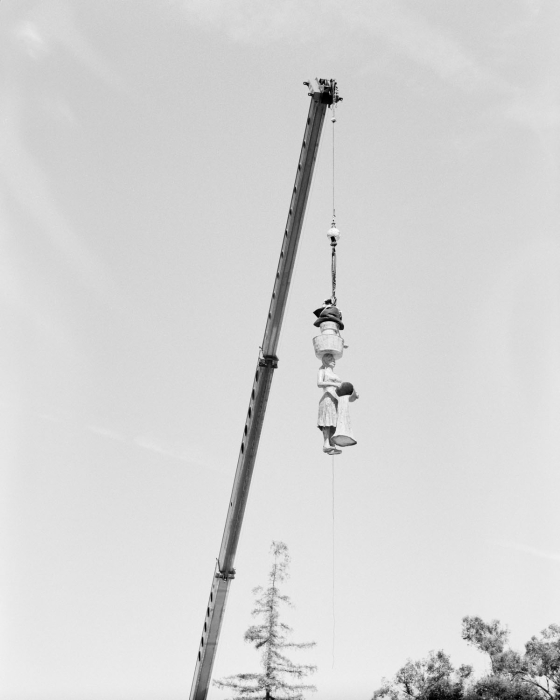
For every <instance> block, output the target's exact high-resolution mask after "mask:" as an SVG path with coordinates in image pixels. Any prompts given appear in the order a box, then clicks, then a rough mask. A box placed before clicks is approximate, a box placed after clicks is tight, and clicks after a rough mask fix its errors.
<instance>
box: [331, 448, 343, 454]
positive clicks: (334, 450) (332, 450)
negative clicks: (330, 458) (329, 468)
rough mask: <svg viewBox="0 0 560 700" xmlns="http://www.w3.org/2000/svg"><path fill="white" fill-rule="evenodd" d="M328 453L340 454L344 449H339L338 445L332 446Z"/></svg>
mask: <svg viewBox="0 0 560 700" xmlns="http://www.w3.org/2000/svg"><path fill="white" fill-rule="evenodd" d="M328 454H330V455H339V454H342V450H339V449H338V447H331V448H330V450H329V451H328Z"/></svg>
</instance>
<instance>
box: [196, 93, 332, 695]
mask: <svg viewBox="0 0 560 700" xmlns="http://www.w3.org/2000/svg"><path fill="white" fill-rule="evenodd" d="M305 84H306V85H308V87H309V90H310V92H309V95H310V97H311V104H310V106H309V114H308V117H307V123H306V126H305V133H304V136H303V144H302V147H301V154H300V157H299V162H298V167H297V172H296V181H295V184H294V189H293V192H292V199H291V202H290V211H289V214H288V221H287V223H286V228H285V230H284V236H283V239H282V249H281V251H280V261H279V263H278V270H277V272H276V278H275V280H274V288H273V291H272V299H271V302H270V309H269V311H268V317H267V322H266V327H265V331H264V338H263V342H262V346H261V348H260V352H259V358H258V362H257V368H256V371H255V375H254V379H253V388H252V390H251V399H250V401H249V410H248V412H247V419H246V421H245V427H244V429H243V438H242V441H241V447H240V451H239V458H238V461H237V470H236V472H235V479H234V482H233V489H232V492H231V498H230V501H229V506H228V512H227V517H226V524H225V528H224V534H223V537H222V544H221V547H220V554H219V557H218V560H217V562H216V568H215V570H214V574H213V577H212V587H211V589H210V598H209V601H208V606H207V608H206V616H205V619H204V625H203V630H202V636H201V638H200V644H199V649H198V656H197V661H196V667H195V672H194V678H193V683H192V687H191V694H190V700H206V696H207V694H208V688H209V686H210V680H211V675H212V667H213V665H214V658H215V655H216V650H217V646H218V640H219V636H220V629H221V626H222V620H223V616H224V610H225V606H226V601H227V595H228V591H229V585H230V582H231V580H232V579H233V578H234V576H235V569H234V568H233V564H234V561H235V554H236V551H237V544H238V542H239V535H240V533H241V525H242V523H243V516H244V514H245V506H246V504H247V498H248V495H249V487H250V485H251V477H252V476H253V468H254V465H255V459H256V456H257V449H258V446H259V439H260V436H261V430H262V425H263V421H264V415H265V411H266V406H267V403H268V396H269V393H270V386H271V384H272V375H273V373H274V370H275V369H276V367H278V358H277V357H276V350H277V348H278V341H279V338H280V330H281V328H282V320H283V318H284V311H285V309H286V303H287V300H288V292H289V289H290V282H291V279H292V273H293V270H294V263H295V258H296V253H297V248H298V243H299V239H300V234H301V229H302V225H303V218H304V215H305V207H306V205H307V199H308V196H309V190H310V187H311V180H312V178H313V170H314V167H315V160H316V158H317V151H318V148H319V141H320V138H321V131H322V128H323V122H324V119H325V112H326V109H327V106H328V105H331V104H333V102H337V101H338V100H339V99H340V98H339V97H338V94H337V85H336V81H334V80H326V79H321V80H318V81H317V89H316V90H315V89H313V87H312V86H311V84H310V83H305Z"/></svg>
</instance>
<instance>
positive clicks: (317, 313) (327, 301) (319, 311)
mask: <svg viewBox="0 0 560 700" xmlns="http://www.w3.org/2000/svg"><path fill="white" fill-rule="evenodd" d="M327 306H333V303H332V299H325V301H324V302H323V306H320V307H319V308H318V309H315V311H314V312H313V313H314V314H315V316H317V317H319V316H320V315H321V314H322V313H323V311H324V310H325V309H326V308H327Z"/></svg>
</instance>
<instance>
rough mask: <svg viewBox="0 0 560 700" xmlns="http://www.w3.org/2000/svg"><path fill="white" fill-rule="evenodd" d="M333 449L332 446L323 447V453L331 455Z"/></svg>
mask: <svg viewBox="0 0 560 700" xmlns="http://www.w3.org/2000/svg"><path fill="white" fill-rule="evenodd" d="M332 449H333V447H332V445H325V446H324V447H323V452H326V453H327V454H329V453H330V451H331V450H332Z"/></svg>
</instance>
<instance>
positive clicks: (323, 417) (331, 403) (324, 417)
mask: <svg viewBox="0 0 560 700" xmlns="http://www.w3.org/2000/svg"><path fill="white" fill-rule="evenodd" d="M338 401H339V399H337V398H335V397H333V395H332V394H331V393H330V392H328V391H325V393H324V394H323V396H321V400H320V401H319V416H318V418H317V427H318V428H320V429H322V428H330V427H332V428H336V422H337V410H336V404H337V403H338Z"/></svg>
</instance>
